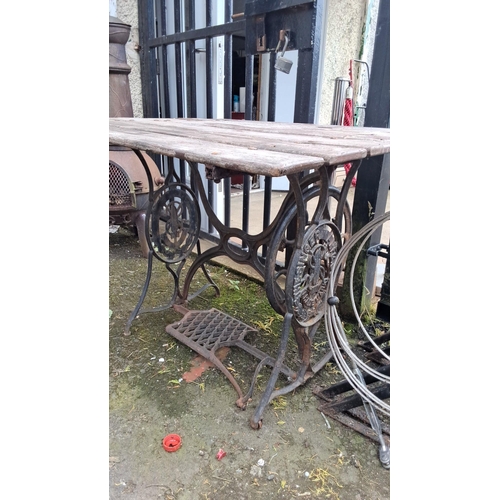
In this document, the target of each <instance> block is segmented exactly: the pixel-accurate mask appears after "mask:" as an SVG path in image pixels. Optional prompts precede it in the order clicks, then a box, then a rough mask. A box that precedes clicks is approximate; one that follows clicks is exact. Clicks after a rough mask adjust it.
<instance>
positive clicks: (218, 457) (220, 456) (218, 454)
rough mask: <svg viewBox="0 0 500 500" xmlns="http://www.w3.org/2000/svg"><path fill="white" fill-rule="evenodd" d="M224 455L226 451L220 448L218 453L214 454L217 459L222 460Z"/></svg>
mask: <svg viewBox="0 0 500 500" xmlns="http://www.w3.org/2000/svg"><path fill="white" fill-rule="evenodd" d="M225 456H226V452H225V451H224V450H223V449H222V448H221V449H220V450H219V453H217V455H215V458H216V459H217V460H222V459H223V458H224V457H225Z"/></svg>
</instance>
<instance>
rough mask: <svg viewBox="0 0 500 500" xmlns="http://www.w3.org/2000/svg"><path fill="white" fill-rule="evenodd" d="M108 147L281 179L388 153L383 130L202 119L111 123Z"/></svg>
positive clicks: (387, 137)
mask: <svg viewBox="0 0 500 500" xmlns="http://www.w3.org/2000/svg"><path fill="white" fill-rule="evenodd" d="M109 143H110V144H113V145H119V146H127V147H130V148H134V149H141V150H145V151H152V152H155V153H159V154H162V155H165V156H172V157H175V158H180V159H183V160H187V161H193V162H197V163H203V164H207V165H215V166H218V167H222V168H226V169H229V170H235V171H239V172H246V173H249V174H258V175H268V176H272V177H279V176H282V175H287V174H292V173H296V172H301V171H303V170H307V169H317V168H319V167H320V166H322V165H324V164H328V165H339V164H344V163H349V162H352V161H354V160H359V159H363V158H368V157H370V156H375V155H380V154H384V153H388V152H389V151H390V131H389V129H385V128H369V127H342V126H338V125H313V124H303V123H279V122H262V121H250V120H222V119H210V120H208V119H201V118H110V119H109Z"/></svg>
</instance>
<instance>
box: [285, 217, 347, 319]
mask: <svg viewBox="0 0 500 500" xmlns="http://www.w3.org/2000/svg"><path fill="white" fill-rule="evenodd" d="M341 239H342V238H341V235H340V232H339V230H338V229H337V226H335V224H333V223H332V222H330V221H326V220H324V221H320V222H319V223H318V224H313V225H311V226H310V227H309V228H308V229H307V231H306V233H305V235H304V242H303V244H302V247H301V248H297V249H296V250H295V252H294V254H293V256H292V259H291V262H290V268H289V271H288V273H287V289H289V290H292V293H291V294H289V295H287V298H286V300H287V309H288V310H289V311H292V312H293V314H294V317H295V320H296V321H297V322H298V323H299V324H300V325H301V326H311V325H314V324H315V323H317V322H318V321H319V320H320V319H321V317H322V316H323V314H324V307H323V305H324V303H325V300H326V296H327V293H328V285H329V281H330V273H331V270H332V267H333V262H334V260H335V257H336V256H337V252H338V250H339V249H340V246H341Z"/></svg>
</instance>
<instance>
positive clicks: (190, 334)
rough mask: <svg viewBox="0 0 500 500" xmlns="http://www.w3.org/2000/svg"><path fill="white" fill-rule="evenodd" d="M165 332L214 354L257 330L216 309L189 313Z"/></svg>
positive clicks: (237, 343)
mask: <svg viewBox="0 0 500 500" xmlns="http://www.w3.org/2000/svg"><path fill="white" fill-rule="evenodd" d="M167 332H168V333H170V334H171V335H172V336H173V337H175V338H177V339H178V340H180V341H181V342H184V343H187V344H188V345H192V344H196V345H197V346H198V347H199V348H201V349H202V350H204V351H208V352H215V351H217V349H219V348H221V347H224V346H232V345H239V344H240V342H243V339H244V338H245V336H246V335H247V334H248V333H250V332H257V330H256V329H255V328H251V327H250V326H248V325H245V323H242V322H241V321H238V320H237V319H235V318H232V317H231V316H228V315H227V314H224V313H223V312H221V311H218V310H217V309H210V310H208V311H189V312H188V313H187V314H186V315H185V316H184V318H183V319H182V320H181V321H179V322H178V323H175V324H173V325H169V326H168V327H167ZM186 340H188V341H189V342H186ZM208 352H207V354H208Z"/></svg>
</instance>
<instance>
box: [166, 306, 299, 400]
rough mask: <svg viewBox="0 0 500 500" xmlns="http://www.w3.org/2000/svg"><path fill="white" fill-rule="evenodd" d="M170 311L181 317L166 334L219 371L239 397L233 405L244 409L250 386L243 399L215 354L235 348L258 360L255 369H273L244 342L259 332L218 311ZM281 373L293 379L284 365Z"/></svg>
mask: <svg viewBox="0 0 500 500" xmlns="http://www.w3.org/2000/svg"><path fill="white" fill-rule="evenodd" d="M174 308H175V309H176V310H178V311H179V312H184V313H185V314H184V317H183V318H182V319H181V320H180V321H178V322H176V323H173V324H171V325H168V326H167V327H166V331H167V333H169V334H170V335H172V337H175V338H176V339H177V340H179V341H180V342H182V343H183V344H185V345H187V346H188V347H190V348H191V349H193V351H196V352H197V353H198V354H201V355H202V356H203V357H204V358H206V359H208V360H209V361H211V362H212V363H213V364H214V365H215V366H216V367H217V368H218V369H219V370H221V371H222V373H224V375H226V377H227V378H228V379H229V381H230V382H231V384H232V385H233V387H234V388H235V389H236V392H237V393H238V395H239V396H240V399H239V400H238V402H237V404H238V406H240V407H243V408H244V407H245V406H246V402H247V400H248V399H249V398H250V397H251V392H252V390H253V383H252V387H251V389H250V392H249V393H248V394H247V395H246V396H244V395H243V393H242V391H241V389H240V387H239V385H238V383H237V382H236V380H235V379H234V377H233V376H232V375H231V373H230V372H229V371H228V370H227V368H226V367H225V366H224V364H223V363H222V362H221V361H220V360H219V359H218V358H217V356H216V355H215V354H216V352H217V350H218V349H220V348H221V347H229V346H237V347H240V348H241V349H244V350H245V351H246V352H248V353H249V354H251V355H253V356H255V357H256V358H258V359H260V360H261V363H260V364H259V369H260V367H261V365H263V364H265V365H268V366H274V363H275V360H274V359H273V358H272V357H270V356H269V355H268V354H266V353H265V352H263V351H261V350H260V349H257V348H256V347H254V346H252V345H250V344H248V343H247V342H245V340H244V339H245V336H246V335H247V334H248V333H258V332H259V331H258V330H256V329H255V328H252V327H250V326H248V325H246V324H245V323H242V322H241V321H239V320H237V319H235V318H233V317H231V316H229V315H227V314H225V313H223V312H222V311H219V310H218V309H214V308H212V309H209V310H205V311H189V310H187V309H185V308H183V307H179V308H177V307H176V306H174ZM281 372H282V373H283V374H284V375H285V376H287V377H295V375H296V373H295V372H293V371H292V370H290V369H289V368H288V367H286V366H284V365H283V366H282V367H281ZM255 377H256V375H255V376H254V378H255Z"/></svg>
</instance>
